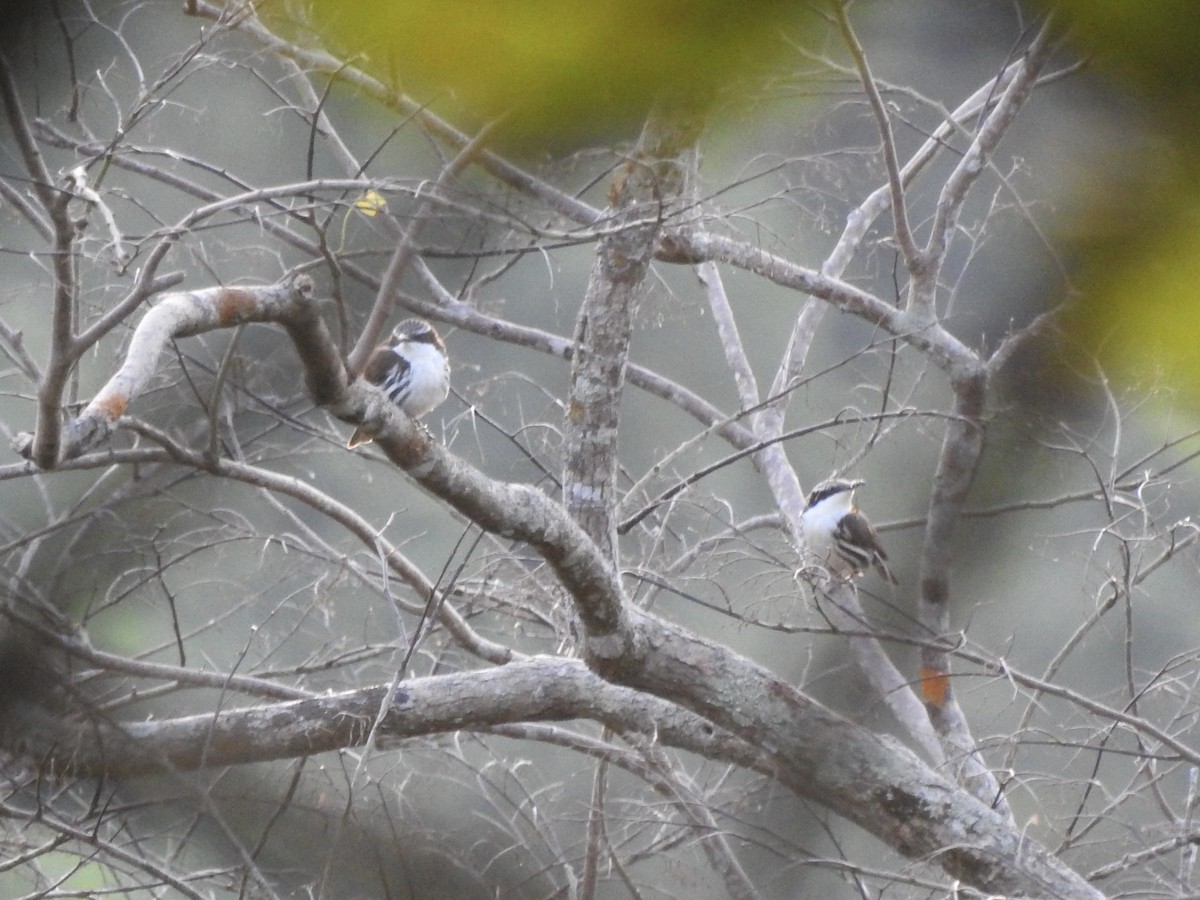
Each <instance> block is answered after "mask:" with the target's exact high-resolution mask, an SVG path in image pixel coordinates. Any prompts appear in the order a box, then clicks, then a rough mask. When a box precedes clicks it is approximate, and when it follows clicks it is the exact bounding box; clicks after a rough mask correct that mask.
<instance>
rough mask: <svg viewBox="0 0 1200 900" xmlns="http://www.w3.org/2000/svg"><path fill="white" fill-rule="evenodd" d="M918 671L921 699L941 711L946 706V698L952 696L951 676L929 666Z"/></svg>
mask: <svg viewBox="0 0 1200 900" xmlns="http://www.w3.org/2000/svg"><path fill="white" fill-rule="evenodd" d="M917 671H918V674H919V677H920V679H921V698H922V699H923V700H924V701H925V702H926V703H928V704H930V705H932V706H936V707H938V708H939V709H940V708H941V707H943V706H945V705H946V697H947V696H948V695H949V694H950V676H949V674H947V673H946V672H943V671H942V670H941V669H931V668H929V667H928V666H921V667H920V668H919V669H918V670H917Z"/></svg>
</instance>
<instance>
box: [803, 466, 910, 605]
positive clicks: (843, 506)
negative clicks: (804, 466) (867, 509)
mask: <svg viewBox="0 0 1200 900" xmlns="http://www.w3.org/2000/svg"><path fill="white" fill-rule="evenodd" d="M865 483H866V482H864V481H848V480H845V479H841V478H831V479H829V480H828V481H822V482H821V483H820V484H818V485H817V486H816V487H815V488H813V490H812V493H811V494H809V495H808V505H807V506H806V507H805V508H804V512H802V513H801V514H800V527H801V530H802V532H803V536H804V544H805V548H806V554H807V556H808V558H809V560H810V561H811V562H812V564H813V565H817V566H820V567H822V568H823V569H824V570H825V571H826V572H828V573H830V574H831V575H835V576H838V577H840V578H842V579H844V580H847V581H849V580H851V579H854V578H857V577H858V576H860V575H862V574H863V573H864V572H865V571H866V570H867V567H868V566H874V567H875V569H876V570H877V571H878V572H879V574H880V575H881V576H882V577H883V580H884V581H886V582H887V583H888V584H891V585H894V584H896V578H895V576H894V575H892V570H891V569H889V568H888V564H887V553H886V552H885V551H884V549H883V545H882V544H880V543H879V534H878V533H877V532H876V531H875V527H874V526H873V525H872V524H871V523H870V521H868V519H867V517H866V516H864V515H863V514H862V513H860V512H859V511H858V508H857V507H856V506H855V505H854V490H855V488H859V487H862V486H863V485H864V484H865Z"/></svg>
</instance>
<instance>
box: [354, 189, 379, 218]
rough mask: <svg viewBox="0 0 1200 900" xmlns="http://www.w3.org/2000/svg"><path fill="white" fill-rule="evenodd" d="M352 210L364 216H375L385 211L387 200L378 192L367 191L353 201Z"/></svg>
mask: <svg viewBox="0 0 1200 900" xmlns="http://www.w3.org/2000/svg"><path fill="white" fill-rule="evenodd" d="M354 208H355V209H357V210H358V211H359V212H360V213H362V214H363V215H364V216H377V215H379V214H380V213H381V212H385V211H386V210H387V200H385V199H384V198H383V195H382V194H380V193H379V191H367V192H366V193H365V194H363V195H362V196H361V197H359V198H358V199H357V200H355V201H354Z"/></svg>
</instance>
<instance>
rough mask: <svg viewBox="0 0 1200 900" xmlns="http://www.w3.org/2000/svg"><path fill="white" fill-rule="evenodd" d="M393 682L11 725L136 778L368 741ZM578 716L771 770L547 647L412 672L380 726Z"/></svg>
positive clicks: (730, 740)
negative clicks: (418, 674)
mask: <svg viewBox="0 0 1200 900" xmlns="http://www.w3.org/2000/svg"><path fill="white" fill-rule="evenodd" d="M388 690H389V688H388V687H387V686H384V685H380V686H377V687H371V688H363V689H359V690H354V691H344V692H342V693H339V694H328V695H324V696H321V697H314V698H309V699H303V700H294V701H289V702H284V703H273V704H266V705H261V706H255V707H250V708H246V709H227V710H224V711H223V712H222V713H221V715H219V716H217V717H215V718H214V717H213V716H212V715H211V714H199V715H194V716H184V717H182V718H176V719H165V720H158V721H146V722H125V723H120V724H118V723H114V722H108V721H91V722H79V721H76V720H74V719H73V718H72V719H67V718H54V719H50V718H49V717H46V716H44V714H40V713H31V712H30V711H28V710H25V711H24V712H22V711H21V709H20V708H16V709H14V710H12V711H10V713H9V716H10V718H12V717H22V716H23V717H24V718H23V719H18V720H16V721H10V722H9V723H8V730H9V733H12V734H16V733H19V734H20V735H21V739H22V740H23V741H24V742H25V746H26V747H27V748H28V755H29V756H30V757H31V758H34V759H40V760H42V761H43V764H44V765H45V767H46V768H47V769H49V770H51V771H55V772H70V773H71V774H73V775H76V776H79V777H100V776H106V777H129V776H132V775H143V774H147V773H152V772H158V771H162V770H163V769H164V768H170V769H175V770H185V771H191V770H195V769H201V768H211V767H219V766H226V765H234V764H243V763H249V762H265V761H268V760H276V759H294V758H296V757H300V756H308V755H311V754H314V753H322V752H327V751H330V750H343V749H348V748H352V747H360V746H362V745H363V744H364V743H365V741H366V739H367V734H368V732H369V731H370V729H371V724H372V722H373V721H374V720H375V718H376V716H377V715H378V713H379V707H380V703H381V702H382V701H383V698H384V696H385V695H386V694H387V692H388ZM571 719H593V720H596V721H599V722H604V723H607V724H609V725H611V726H612V727H613V728H614V729H620V730H622V731H633V732H640V733H643V734H645V735H647V736H648V737H649V736H654V737H656V738H657V739H658V740H661V741H663V742H664V743H666V744H669V745H672V746H677V747H681V748H683V749H686V750H690V751H691V752H694V753H698V754H700V755H701V756H705V757H708V758H711V759H721V760H725V761H728V762H734V763H737V764H738V765H742V766H746V767H749V768H756V769H759V770H761V771H771V766H770V764H769V763H768V762H767V760H766V758H765V756H764V754H763V753H762V752H761V751H760V750H758V749H757V748H755V747H752V746H751V745H749V744H746V743H745V742H744V741H741V740H738V739H737V738H734V737H733V736H732V735H730V734H728V733H726V732H723V731H720V730H719V729H714V728H713V727H712V725H711V724H710V723H708V722H705V721H703V720H702V719H699V718H697V717H696V716H695V715H693V714H691V713H689V712H687V711H686V710H683V709H681V708H679V707H678V706H675V705H674V704H672V703H669V702H667V701H665V700H661V699H659V698H657V697H654V696H652V695H648V694H643V693H639V692H637V691H634V690H631V689H629V688H626V687H620V686H618V685H613V684H609V683H608V682H606V681H603V680H602V679H600V678H599V677H598V676H597V675H596V674H595V673H593V672H592V671H591V670H589V669H588V668H587V667H586V666H585V665H584V664H583V663H582V662H580V661H578V660H571V659H560V658H551V657H535V658H532V659H528V660H523V661H519V662H513V663H510V664H508V665H505V666H499V667H496V668H492V669H484V670H481V671H471V672H458V673H455V674H452V675H437V676H431V677H428V678H417V679H412V680H410V681H405V682H403V683H402V684H401V685H400V687H399V690H398V691H397V693H396V696H395V700H394V702H393V704H392V707H391V710H390V711H389V712H388V714H387V715H386V716H385V718H384V719H383V721H382V724H381V725H380V730H379V736H380V737H386V738H391V739H393V740H395V739H400V738H410V737H418V736H422V735H431V734H441V733H444V732H447V731H455V730H457V729H460V728H463V727H471V728H477V729H481V730H483V729H487V728H489V727H491V726H495V725H500V724H506V723H514V722H544V721H567V720H571Z"/></svg>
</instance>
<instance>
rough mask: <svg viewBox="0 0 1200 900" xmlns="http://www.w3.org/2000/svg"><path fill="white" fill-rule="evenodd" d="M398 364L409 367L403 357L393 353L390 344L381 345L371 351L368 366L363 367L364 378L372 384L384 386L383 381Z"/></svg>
mask: <svg viewBox="0 0 1200 900" xmlns="http://www.w3.org/2000/svg"><path fill="white" fill-rule="evenodd" d="M397 364H399V365H402V366H403V365H407V363H406V362H405V361H404V358H403V357H401V356H398V355H397V354H395V353H393V352H392V348H391V345H390V344H380V345H379V346H378V347H376V348H375V349H374V350H372V351H371V355H370V356H369V357H368V358H367V364H366V365H365V366H363V370H362V377H363V378H365V379H367V381H369V382H371V384H383V380H384V379H385V378H387V376H388V373H389V372H390V371H391V370H392V368H393V367H395V366H396V365H397Z"/></svg>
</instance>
